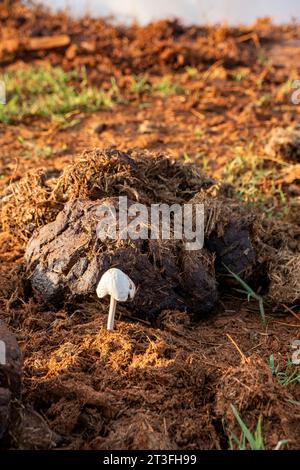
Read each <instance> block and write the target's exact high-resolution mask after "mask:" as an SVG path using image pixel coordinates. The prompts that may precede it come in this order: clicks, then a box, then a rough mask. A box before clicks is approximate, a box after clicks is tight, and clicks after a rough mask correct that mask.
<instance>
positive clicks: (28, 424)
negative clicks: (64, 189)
mask: <svg viewBox="0 0 300 470" xmlns="http://www.w3.org/2000/svg"><path fill="white" fill-rule="evenodd" d="M0 25H1V29H0V44H1V45H2V46H1V47H0V61H1V67H0V73H4V72H7V71H14V70H17V69H26V68H27V67H29V66H30V65H33V64H35V65H38V66H41V65H47V64H48V65H49V64H50V65H51V66H52V67H54V66H60V67H62V68H63V70H65V71H69V70H72V69H74V68H76V69H80V67H82V66H83V65H84V66H85V67H86V71H87V77H88V83H89V84H91V85H93V86H98V87H102V88H103V89H104V90H105V89H107V90H108V89H110V87H111V84H112V82H111V77H115V82H114V83H116V84H117V87H115V88H114V100H115V103H114V106H113V107H112V108H110V109H107V108H105V109H101V110H98V111H95V112H84V111H82V110H81V109H77V110H74V111H72V112H71V113H69V115H66V116H65V120H66V122H69V123H70V125H69V126H68V127H67V128H64V127H62V126H60V125H59V124H58V123H57V122H55V121H53V120H51V119H47V118H43V117H39V116H36V117H34V116H32V115H31V116H27V117H25V118H24V119H22V120H18V119H13V120H12V121H10V122H9V123H0V143H1V145H0V162H1V163H0V165H1V166H0V169H1V175H0V190H1V192H2V194H4V195H5V194H7V193H6V192H7V188H9V187H10V186H11V184H13V183H16V182H18V181H19V180H20V178H21V177H22V176H24V174H25V173H26V172H27V171H29V170H34V169H36V168H42V169H46V170H49V169H51V170H53V171H54V170H57V171H60V170H63V169H64V168H66V166H67V165H68V164H69V163H71V162H73V161H74V158H75V157H76V156H77V155H79V154H81V153H82V152H83V151H85V150H87V149H91V148H96V147H97V148H111V147H113V148H118V149H120V150H124V151H127V150H128V149H147V150H149V151H152V152H154V153H157V154H160V153H164V154H167V155H170V156H171V157H172V158H174V159H176V160H178V161H181V162H182V163H184V162H187V161H188V162H192V163H195V164H196V165H197V167H198V168H199V169H200V170H201V171H204V172H205V173H207V174H208V175H209V176H211V177H213V178H220V179H222V180H223V181H225V182H226V183H228V184H231V185H233V187H234V188H235V190H236V191H237V193H238V195H239V197H240V198H241V199H242V200H243V201H244V204H246V205H248V206H249V208H251V209H253V208H255V211H256V213H257V212H259V213H260V218H261V221H265V222H266V223H267V222H268V220H269V219H272V220H276V221H278V223H279V224H281V226H282V227H286V230H287V231H288V230H292V233H293V237H294V240H295V254H297V250H298V248H299V235H300V227H299V220H300V218H299V195H300V189H299V179H300V171H299V168H300V163H299V160H295V159H292V158H288V159H286V158H285V157H284V155H282V154H280V153H279V154H275V153H274V154H271V153H268V152H267V151H266V145H267V144H268V143H269V142H270V135H271V132H272V130H273V129H274V128H277V127H280V128H282V127H283V128H286V127H289V126H292V127H293V128H294V129H295V128H296V129H297V126H298V118H299V110H300V105H295V104H293V103H292V102H291V93H292V89H291V84H290V81H291V80H293V79H297V78H299V76H300V75H299V72H300V61H299V58H298V55H299V54H298V51H299V44H300V27H299V26H298V25H297V24H291V25H287V26H280V27H279V26H274V25H272V24H271V23H270V22H269V21H268V20H266V19H265V20H261V21H259V22H257V23H256V24H255V25H254V26H253V27H247V28H246V27H241V28H229V27H225V26H224V27H223V26H222V27H220V26H219V27H184V26H182V25H180V24H179V23H178V22H176V21H160V22H157V23H154V24H151V25H149V26H146V27H139V26H137V25H135V26H132V27H128V28H125V27H121V26H115V25H114V24H112V23H111V22H109V21H106V20H103V19H95V20H92V19H89V18H86V19H84V20H81V21H79V20H72V19H70V18H69V17H67V16H65V14H62V13H61V14H48V13H45V12H44V11H43V10H40V9H28V8H25V7H22V6H20V4H19V2H2V3H1V4H0ZM62 34H63V35H67V36H68V38H69V42H68V44H67V45H65V46H62V47H58V48H50V49H46V50H45V49H41V50H40V49H37V50H28V46H26V44H25V42H24V38H26V37H27V38H28V37H33V38H40V37H42V36H53V35H62ZM16 38H18V39H19V41H20V44H18V45H17V46H16V45H13V46H14V48H13V51H10V50H9V47H8V45H9V44H10V43H9V40H11V39H16ZM22 40H23V43H22ZM5 45H6V46H5ZM10 47H12V45H10ZM297 54H298V55H297ZM136 77H144V78H145V80H146V84H147V86H146V85H145V84H144V83H143V84H142V85H143V90H142V91H141V90H140V89H139V88H138V87H137V86H135V87H134V86H133V83H134V84H135V85H137V79H136ZM164 77H167V78H168V80H170V83H171V85H174V84H176V87H175V88H176V89H175V88H172V86H171V85H170V83H169V82H167V83H168V86H167V87H164V88H160V89H159V90H160V91H156V92H155V91H153V92H149V90H150V88H151V87H152V88H151V90H155V84H156V83H161V80H162V78H164ZM165 84H166V82H165ZM156 90H158V88H156ZM182 90H183V91H182ZM73 121H74V122H73ZM298 155H299V154H298ZM36 210H38V209H36ZM0 237H1V246H0V259H1V265H0V270H1V276H0V318H1V319H2V320H4V321H5V322H6V324H7V325H8V326H9V328H10V330H11V331H12V332H14V334H15V335H16V337H17V340H18V343H19V346H20V348H21V351H22V354H23V392H22V397H21V399H20V400H18V402H17V403H16V404H15V408H16V409H15V413H14V414H13V417H12V423H11V426H10V432H9V433H8V434H7V435H6V437H5V438H4V439H3V440H2V441H0V442H1V446H2V448H8V447H9V448H14V449H15V448H20V449H48V448H49V449H228V448H229V447H230V441H231V442H232V447H233V448H237V444H236V443H235V442H234V441H233V440H232V435H233V433H234V434H235V435H236V436H237V437H238V438H239V439H240V440H242V437H241V436H242V432H241V427H240V426H239V424H238V422H237V420H236V418H235V417H234V415H233V412H232V408H231V405H234V406H235V408H236V409H237V410H238V413H239V415H240V416H241V418H242V419H243V421H244V423H245V424H246V425H247V427H248V428H249V429H250V430H251V432H253V433H254V431H255V429H256V427H257V423H258V421H259V419H260V417H261V419H262V421H261V423H262V435H263V440H264V447H265V448H267V449H274V448H275V447H276V446H277V445H278V443H279V442H280V441H283V440H287V441H288V442H287V443H285V444H284V446H283V448H288V449H299V448H300V408H299V406H300V386H299V385H300V384H299V379H298V380H290V381H289V377H291V374H295V371H296V373H297V370H298V369H297V368H296V367H295V366H294V365H293V366H290V365H289V362H288V361H289V358H290V357H291V355H292V352H293V350H292V349H291V347H290V345H291V343H292V342H293V341H294V340H296V339H300V315H299V298H298V299H297V300H296V301H294V302H289V304H288V305H287V304H286V303H285V302H278V303H277V305H276V306H275V305H271V304H270V303H268V300H267V299H266V302H265V303H264V306H265V311H266V316H267V325H266V326H265V325H263V324H262V322H261V317H260V314H259V308H258V304H257V301H256V300H255V299H254V300H253V299H250V300H249V301H248V300H247V298H246V295H241V294H239V293H238V292H236V290H234V289H232V290H230V291H229V290H228V289H226V290H225V291H224V292H223V293H222V296H221V298H220V301H219V303H218V306H217V308H216V309H215V311H214V312H213V313H211V314H210V315H206V316H204V317H203V318H200V319H198V320H197V321H195V319H194V317H193V316H191V315H189V312H180V311H170V310H167V311H166V310H165V311H163V312H161V313H160V314H159V315H158V316H157V318H156V319H155V321H152V322H149V321H148V320H147V319H144V318H133V317H132V316H130V315H129V314H128V312H127V311H126V308H124V307H123V306H120V308H118V312H119V314H120V315H119V318H117V323H116V329H115V330H114V331H113V332H107V331H106V321H107V311H108V303H107V302H106V301H105V302H102V301H101V302H100V301H99V300H98V299H97V298H96V296H95V298H91V299H90V300H89V301H86V302H83V303H81V304H78V306H77V308H76V309H73V310H72V311H69V310H68V308H67V307H66V308H62V309H60V310H54V309H50V308H49V306H45V305H44V304H42V303H40V302H39V301H38V300H37V299H36V297H35V296H33V295H32V292H31V290H30V288H29V287H28V283H27V282H26V279H25V278H24V258H23V255H24V248H25V243H24V240H23V241H22V240H21V241H20V238H18V236H17V235H16V234H13V233H12V232H9V231H8V230H6V229H5V226H4V224H2V231H1V234H0ZM21 238H22V237H21ZM297 243H298V245H297ZM298 254H299V253H298ZM296 266H299V265H297V264H296ZM296 274H297V273H296ZM298 274H299V272H298ZM283 287H284V289H286V290H288V289H289V286H288V285H285V286H283ZM255 288H256V289H257V290H258V291H259V289H260V286H257V285H256V286H255ZM298 291H299V289H298ZM270 358H272V359H273V360H274V363H275V365H276V367H277V371H274V370H273V373H272V367H271V366H270V360H272V359H270ZM292 377H295V375H294V376H292ZM298 377H299V371H298ZM20 423H22V424H21V425H20Z"/></svg>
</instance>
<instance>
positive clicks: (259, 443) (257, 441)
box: [229, 405, 265, 450]
mask: <svg viewBox="0 0 300 470" xmlns="http://www.w3.org/2000/svg"><path fill="white" fill-rule="evenodd" d="M230 406H231V410H232V413H233V415H234V417H235V419H236V420H237V422H238V424H239V426H240V428H241V431H242V434H241V437H240V438H238V437H237V435H236V434H234V433H233V432H232V433H231V436H230V437H229V447H230V449H231V450H234V444H235V445H236V446H237V449H238V450H247V449H250V450H264V449H265V446H264V441H263V435H262V417H261V416H260V417H259V419H258V422H257V426H256V429H255V431H254V434H253V433H252V432H251V431H250V430H249V428H248V427H247V426H246V424H245V423H244V421H243V420H242V418H241V417H240V415H239V413H238V411H237V409H236V407H235V406H234V405H230Z"/></svg>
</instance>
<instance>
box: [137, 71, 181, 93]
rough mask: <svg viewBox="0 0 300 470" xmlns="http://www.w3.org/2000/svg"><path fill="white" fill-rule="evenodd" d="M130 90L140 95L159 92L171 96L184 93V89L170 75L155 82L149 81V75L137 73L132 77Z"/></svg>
mask: <svg viewBox="0 0 300 470" xmlns="http://www.w3.org/2000/svg"><path fill="white" fill-rule="evenodd" d="M130 91H131V92H132V93H137V94H138V95H143V94H147V95H152V94H155V93H158V94H159V95H161V96H171V95H178V94H182V93H184V89H183V88H182V87H181V86H180V85H179V84H178V83H177V82H175V83H174V82H173V81H172V80H171V79H170V78H169V77H163V78H162V79H161V80H158V81H156V82H155V83H150V82H149V77H148V75H147V74H146V75H138V76H137V75H135V76H133V77H132V82H131V87H130Z"/></svg>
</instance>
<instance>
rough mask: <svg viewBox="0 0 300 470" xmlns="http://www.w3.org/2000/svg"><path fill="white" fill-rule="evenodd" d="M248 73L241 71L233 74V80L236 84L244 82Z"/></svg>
mask: <svg viewBox="0 0 300 470" xmlns="http://www.w3.org/2000/svg"><path fill="white" fill-rule="evenodd" d="M247 75H248V74H247V72H243V71H239V72H232V74H231V78H232V80H234V81H235V82H242V81H243V80H244V79H245V78H246V77H247Z"/></svg>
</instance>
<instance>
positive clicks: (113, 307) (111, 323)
mask: <svg viewBox="0 0 300 470" xmlns="http://www.w3.org/2000/svg"><path fill="white" fill-rule="evenodd" d="M116 306H117V301H116V299H114V298H113V296H112V295H111V296H110V304H109V312H108V319H107V329H108V330H113V329H114V323H115V313H116Z"/></svg>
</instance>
